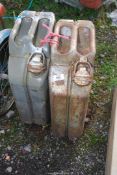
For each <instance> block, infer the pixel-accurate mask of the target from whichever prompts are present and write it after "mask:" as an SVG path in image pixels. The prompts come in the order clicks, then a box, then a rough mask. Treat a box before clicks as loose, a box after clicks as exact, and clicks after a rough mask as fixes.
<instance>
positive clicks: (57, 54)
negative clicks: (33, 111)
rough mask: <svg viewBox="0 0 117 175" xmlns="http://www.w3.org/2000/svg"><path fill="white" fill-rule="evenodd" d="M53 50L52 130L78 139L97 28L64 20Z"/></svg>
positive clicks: (85, 111) (81, 125) (85, 112)
mask: <svg viewBox="0 0 117 175" xmlns="http://www.w3.org/2000/svg"><path fill="white" fill-rule="evenodd" d="M54 32H55V33H56V34H62V35H64V36H67V37H69V40H66V39H64V38H57V37H56V38H55V40H56V41H57V42H59V45H55V44H54V45H53V46H52V49H51V66H50V73H49V87H50V88H49V89H50V103H51V122H52V131H53V133H54V134H55V135H57V136H62V137H63V136H68V137H69V138H70V139H73V138H75V137H76V138H77V137H79V136H80V135H81V134H82V133H83V129H84V123H85V119H86V114H87V108H88V99H89V94H90V90H91V85H92V81H93V64H94V57H95V52H96V51H95V28H94V25H93V23H92V22H90V21H85V20H79V21H73V20H60V21H58V22H57V24H56V26H55V31H54Z"/></svg>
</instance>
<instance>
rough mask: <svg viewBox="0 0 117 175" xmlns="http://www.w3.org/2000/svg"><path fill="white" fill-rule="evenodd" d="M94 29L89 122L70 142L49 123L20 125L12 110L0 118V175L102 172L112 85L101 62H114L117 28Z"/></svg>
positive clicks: (98, 174) (101, 173)
mask: <svg viewBox="0 0 117 175" xmlns="http://www.w3.org/2000/svg"><path fill="white" fill-rule="evenodd" d="M97 20H98V19H97ZM96 25H97V24H96ZM96 30H97V32H96V33H97V34H96V35H97V56H96V61H95V76H94V83H93V87H92V91H91V97H90V102H89V112H88V117H89V118H90V121H89V122H88V124H87V125H86V127H85V130H84V134H83V135H82V137H81V138H80V139H78V140H74V141H73V142H71V141H69V140H67V138H64V139H60V138H56V137H54V136H53V135H52V133H51V128H50V126H45V127H43V128H41V127H39V126H36V125H32V126H27V125H24V124H22V123H21V121H20V118H19V115H18V113H17V111H16V109H15V116H14V117H11V118H10V119H8V118H7V117H3V118H1V119H0V175H7V174H13V175H14V174H18V175H49V174H52V175H57V174H62V175H104V171H105V161H106V151H107V140H108V130H109V124H110V115H111V101H112V100H111V99H112V98H111V96H112V93H111V89H112V88H110V84H109V83H110V79H109V78H108V72H107V74H106V73H105V74H103V69H104V71H105V70H106V68H105V67H104V65H105V63H106V61H107V60H109V59H110V60H112V62H113V64H116V58H117V55H116V49H115V47H116V39H117V38H116V34H117V31H116V30H115V29H113V28H110V27H108V26H106V25H102V26H100V27H99V28H98V27H96ZM106 58H107V60H106ZM13 110H14V109H13Z"/></svg>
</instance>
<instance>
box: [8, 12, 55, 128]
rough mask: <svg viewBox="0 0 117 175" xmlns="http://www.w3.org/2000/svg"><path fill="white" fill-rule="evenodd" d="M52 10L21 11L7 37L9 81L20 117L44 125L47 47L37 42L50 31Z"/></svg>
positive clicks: (52, 23) (46, 94)
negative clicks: (44, 26) (8, 38)
mask: <svg viewBox="0 0 117 175" xmlns="http://www.w3.org/2000/svg"><path fill="white" fill-rule="evenodd" d="M54 22H55V16H54V14H53V13H52V12H35V11H24V12H22V13H21V14H20V15H19V17H18V18H17V20H16V22H15V25H14V27H13V29H12V32H11V35H10V40H9V52H10V57H9V64H8V72H9V81H10V85H11V89H12V92H13V95H14V97H15V102H16V106H17V109H18V111H19V114H20V116H21V120H22V121H23V122H24V123H28V124H31V123H35V124H39V125H45V124H46V123H47V122H48V120H49V115H50V114H49V103H48V101H49V100H48V98H49V97H48V96H49V95H48V68H49V63H50V50H49V46H48V44H46V45H45V46H43V47H41V46H40V44H39V43H40V41H41V39H43V38H44V37H45V36H46V34H47V32H48V31H47V29H45V28H43V26H42V24H47V25H48V26H49V27H50V29H51V31H52V30H53V26H54Z"/></svg>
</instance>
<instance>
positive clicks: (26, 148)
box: [23, 144, 31, 152]
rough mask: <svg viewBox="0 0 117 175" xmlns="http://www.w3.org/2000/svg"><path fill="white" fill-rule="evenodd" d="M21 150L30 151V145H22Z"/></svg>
mask: <svg viewBox="0 0 117 175" xmlns="http://www.w3.org/2000/svg"><path fill="white" fill-rule="evenodd" d="M23 150H24V151H26V152H31V145H30V144H28V145H26V146H24V148H23Z"/></svg>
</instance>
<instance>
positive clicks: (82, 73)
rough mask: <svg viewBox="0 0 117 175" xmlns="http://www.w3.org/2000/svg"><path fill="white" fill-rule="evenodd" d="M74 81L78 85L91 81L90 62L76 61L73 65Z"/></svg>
mask: <svg viewBox="0 0 117 175" xmlns="http://www.w3.org/2000/svg"><path fill="white" fill-rule="evenodd" d="M73 80H74V82H75V83H76V84H77V85H79V86H87V85H89V84H90V83H91V82H92V67H91V65H90V63H88V62H85V61H84V62H83V61H78V62H76V64H75V66H74V76H73Z"/></svg>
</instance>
